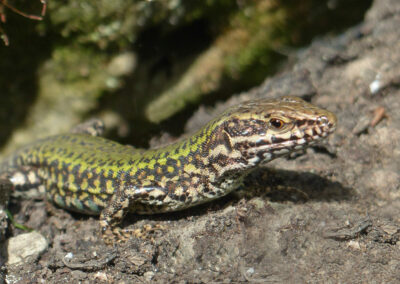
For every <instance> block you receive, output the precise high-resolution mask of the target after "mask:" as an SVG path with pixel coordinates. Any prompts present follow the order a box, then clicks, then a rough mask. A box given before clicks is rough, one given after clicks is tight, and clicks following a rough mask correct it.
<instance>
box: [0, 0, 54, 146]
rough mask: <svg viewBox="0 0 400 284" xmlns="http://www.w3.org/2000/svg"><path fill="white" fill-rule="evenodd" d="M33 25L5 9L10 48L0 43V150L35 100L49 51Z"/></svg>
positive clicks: (5, 26) (45, 41)
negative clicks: (42, 65) (39, 79)
mask: <svg viewBox="0 0 400 284" xmlns="http://www.w3.org/2000/svg"><path fill="white" fill-rule="evenodd" d="M38 2H39V1H38ZM37 24H38V22H37V21H33V20H30V19H27V18H24V17H22V16H20V15H17V14H15V13H12V12H11V11H9V10H7V22H6V23H4V24H2V27H3V29H4V30H5V32H6V33H7V35H8V38H9V40H10V45H9V46H5V45H3V43H2V42H0V58H1V60H0V74H1V75H0V90H1V95H0V147H1V146H2V145H4V144H5V143H6V141H7V140H8V138H9V136H10V134H11V133H12V131H13V130H15V129H16V128H18V127H20V126H21V125H23V124H24V123H25V122H26V117H27V114H28V113H29V111H30V108H31V106H32V105H33V103H34V101H35V99H36V97H37V92H38V76H37V72H38V69H39V66H40V64H41V63H42V62H43V61H44V59H46V58H48V56H49V54H50V51H51V44H50V42H49V38H48V37H46V38H45V37H40V36H39V35H38V33H37V31H36V26H37Z"/></svg>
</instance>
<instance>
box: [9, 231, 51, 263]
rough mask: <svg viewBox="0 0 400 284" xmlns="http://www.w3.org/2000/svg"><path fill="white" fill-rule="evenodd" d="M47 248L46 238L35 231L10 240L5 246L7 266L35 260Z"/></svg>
mask: <svg viewBox="0 0 400 284" xmlns="http://www.w3.org/2000/svg"><path fill="white" fill-rule="evenodd" d="M47 246H48V243H47V240H46V238H45V237H43V236H42V235H41V234H39V233H38V232H35V231H33V232H30V233H25V234H21V235H18V236H16V237H13V238H10V239H9V240H8V241H7V244H6V248H7V256H8V261H7V264H8V265H13V264H20V263H24V262H26V261H27V260H32V259H36V258H37V257H38V256H39V255H40V254H41V253H42V252H44V251H45V250H46V249H47Z"/></svg>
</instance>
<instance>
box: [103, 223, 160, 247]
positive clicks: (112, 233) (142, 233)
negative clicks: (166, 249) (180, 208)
mask: <svg viewBox="0 0 400 284" xmlns="http://www.w3.org/2000/svg"><path fill="white" fill-rule="evenodd" d="M163 230H165V227H164V226H162V225H159V224H157V225H155V226H152V225H148V224H147V225H144V226H143V227H141V228H138V229H122V228H119V227H117V228H113V229H111V228H107V227H103V228H102V237H103V240H104V242H105V243H106V244H107V245H113V244H116V243H124V242H127V241H129V240H130V239H132V238H138V239H142V240H145V239H148V238H150V239H152V235H154V234H156V233H157V232H160V231H163Z"/></svg>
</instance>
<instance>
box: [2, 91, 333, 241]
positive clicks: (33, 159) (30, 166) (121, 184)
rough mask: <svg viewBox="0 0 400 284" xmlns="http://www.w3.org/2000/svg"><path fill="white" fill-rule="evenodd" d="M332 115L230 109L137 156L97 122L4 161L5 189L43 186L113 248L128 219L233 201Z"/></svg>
mask: <svg viewBox="0 0 400 284" xmlns="http://www.w3.org/2000/svg"><path fill="white" fill-rule="evenodd" d="M336 124H337V119H336V117H335V115H334V114H333V113H332V112H329V111H327V110H324V109H321V108H319V107H317V106H314V105H312V104H310V103H307V102H305V101H304V100H302V99H300V98H297V97H291V96H285V97H281V98H276V99H266V98H264V99H256V100H251V101H247V102H243V103H241V104H238V105H236V106H233V107H231V108H228V109H227V110H226V111H224V112H223V113H222V114H220V115H219V116H217V117H216V118H215V119H213V120H211V121H210V122H209V123H207V124H206V125H205V126H204V127H202V128H201V129H200V130H198V131H197V132H195V133H194V134H193V135H191V136H189V137H187V138H184V139H181V140H179V141H177V142H175V143H172V144H169V145H166V146H163V147H160V148H155V149H148V150H145V149H136V148H134V147H132V146H130V145H121V144H119V143H117V142H114V141H111V140H109V139H106V138H103V137H101V134H102V132H103V130H104V125H103V124H102V123H101V122H100V121H98V120H93V121H90V122H88V123H86V124H83V125H80V126H79V127H76V128H75V129H74V130H73V131H72V132H71V133H67V134H59V135H55V136H50V137H47V138H44V139H41V140H38V141H36V142H33V143H31V144H29V145H27V146H25V147H23V148H21V149H20V150H17V151H16V152H15V153H13V154H11V155H9V156H8V157H6V158H5V159H4V160H3V161H1V162H0V178H1V181H2V182H1V181H0V184H2V186H3V187H4V185H9V187H10V188H12V190H17V191H18V190H26V189H30V188H37V187H39V186H42V187H44V188H45V192H46V197H47V199H48V200H50V201H52V202H53V203H55V204H56V205H58V206H59V207H62V208H65V209H68V210H72V211H76V212H80V213H84V214H92V215H100V218H99V223H100V228H101V233H102V235H103V238H104V240H105V241H106V242H107V243H113V242H115V241H117V240H119V239H123V236H124V234H123V233H121V229H120V228H119V226H118V224H119V223H120V222H121V221H122V219H123V218H124V216H125V215H126V214H127V212H133V213H136V214H153V213H166V212H172V211H178V210H183V209H186V208H189V207H192V206H195V205H198V204H202V203H205V202H208V201H212V200H215V199H217V198H219V197H222V196H225V195H227V194H229V193H230V192H232V191H233V190H236V189H238V188H239V187H241V186H243V180H244V178H245V177H246V175H248V174H249V173H250V172H251V171H253V170H255V169H257V168H259V167H262V166H264V165H265V164H266V163H268V162H270V161H271V160H273V159H275V158H278V157H282V156H285V155H288V154H290V153H293V152H297V151H302V150H304V149H305V148H306V147H308V146H310V145H313V144H315V143H317V142H318V141H320V140H322V139H324V138H325V137H327V136H328V135H329V134H330V133H332V132H333V131H334V130H335V128H336Z"/></svg>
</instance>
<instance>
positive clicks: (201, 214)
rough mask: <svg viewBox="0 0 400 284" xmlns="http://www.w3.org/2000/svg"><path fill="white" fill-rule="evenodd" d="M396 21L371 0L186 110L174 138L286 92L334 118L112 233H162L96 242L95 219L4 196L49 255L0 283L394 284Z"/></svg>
mask: <svg viewBox="0 0 400 284" xmlns="http://www.w3.org/2000/svg"><path fill="white" fill-rule="evenodd" d="M399 27H400V2H399V1H396V0H386V1H378V0H376V1H375V2H374V4H373V6H372V7H371V9H370V11H369V12H368V13H367V15H366V17H365V20H364V22H362V23H361V24H360V25H358V26H356V27H353V28H352V29H350V30H348V31H346V32H344V33H343V34H341V35H340V36H336V37H331V38H325V39H320V40H316V41H314V42H313V44H311V46H309V47H307V48H305V49H303V50H302V51H301V52H298V53H297V54H296V58H295V59H294V60H295V62H296V63H295V64H294V65H292V66H287V68H286V69H285V71H284V72H283V73H281V74H279V75H276V76H275V77H272V78H270V79H268V80H267V81H266V82H265V83H264V84H263V85H261V86H259V87H257V88H255V89H253V90H251V91H249V92H246V93H243V94H239V95H237V96H235V97H233V98H232V99H230V100H229V101H227V102H224V103H221V104H219V105H217V106H216V107H215V108H214V109H205V108H203V109H200V110H199V111H198V112H197V113H196V114H194V115H193V117H192V119H191V120H190V121H189V122H188V126H187V129H188V131H192V130H193V128H195V127H196V126H197V125H201V124H203V123H204V122H205V121H206V120H208V119H209V118H210V117H212V116H213V114H216V113H218V112H220V110H221V109H223V108H225V107H227V106H228V105H231V104H235V103H237V102H239V101H242V100H245V99H248V98H254V97H274V96H278V95H297V96H300V97H303V98H306V99H310V100H311V101H312V102H313V103H314V104H317V105H319V106H321V107H324V108H327V109H329V110H331V111H333V112H334V113H336V115H337V117H338V129H337V131H336V132H335V133H334V134H333V135H332V136H331V137H330V138H329V139H328V141H327V142H326V143H324V144H323V145H320V146H317V147H313V148H310V149H308V150H307V153H306V154H305V155H298V156H296V157H290V158H288V159H279V160H276V161H273V162H271V163H270V164H268V168H266V169H261V170H259V171H257V172H256V173H253V174H252V175H251V176H250V177H249V179H248V181H247V184H248V187H246V189H245V190H242V191H239V192H235V193H234V194H231V195H229V196H226V197H224V198H222V199H221V200H218V201H217V202H213V203H210V204H205V205H203V206H200V207H197V208H193V209H190V210H186V211H183V212H178V213H174V214H163V215H155V216H128V218H126V220H125V221H124V224H123V225H122V226H123V227H124V228H128V229H129V228H132V227H133V228H137V227H141V226H143V225H144V224H151V225H160V226H162V227H163V228H164V229H163V230H161V231H156V232H154V234H151V235H150V236H149V237H148V238H147V239H144V240H141V239H134V240H131V241H129V242H127V243H123V244H116V245H115V246H114V247H109V246H106V245H105V244H104V243H103V242H102V240H101V238H100V237H99V234H98V224H97V223H98V220H97V218H96V217H87V216H82V215H79V214H73V213H70V212H66V211H64V210H62V209H57V208H55V207H53V206H51V205H49V204H47V203H46V202H44V201H42V200H29V201H19V200H12V202H11V205H10V208H11V209H12V211H13V213H15V219H16V221H17V222H20V223H23V224H25V225H27V226H29V227H32V228H34V229H35V230H37V231H38V232H40V233H41V234H42V235H43V236H45V237H46V239H47V240H48V242H49V248H48V249H47V250H46V251H45V252H44V253H43V254H41V255H40V256H39V257H38V258H36V259H33V260H30V261H27V262H26V263H24V264H23V265H22V266H21V265H19V266H17V265H13V266H7V267H5V266H3V270H2V273H3V276H5V277H7V281H8V282H9V283H15V282H19V283H34V282H41V281H42V282H46V283H60V282H61V281H63V282H66V281H67V282H71V283H76V282H82V283H89V282H104V283H106V282H107V283H130V282H156V283H157V282H158V283H161V282H162V283H168V282H174V283H209V282H246V281H248V282H252V283H256V282H258V283H268V282H292V283H294V282H295V283H303V282H311V283H315V282H333V283H337V282H341V283H367V282H375V283H396V282H399V281H400V272H399V271H400V242H399V238H400V218H399V214H398V213H399V212H400V174H399V173H400V162H399V161H400V146H399V144H400V127H399V126H400V112H399V111H398V110H399V109H400V97H399V96H400V88H399V87H400V68H399V66H400V40H399V39H400V29H399ZM19 233H21V231H20V230H18V229H14V230H13V232H12V235H17V234H19ZM66 256H67V258H66Z"/></svg>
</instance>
